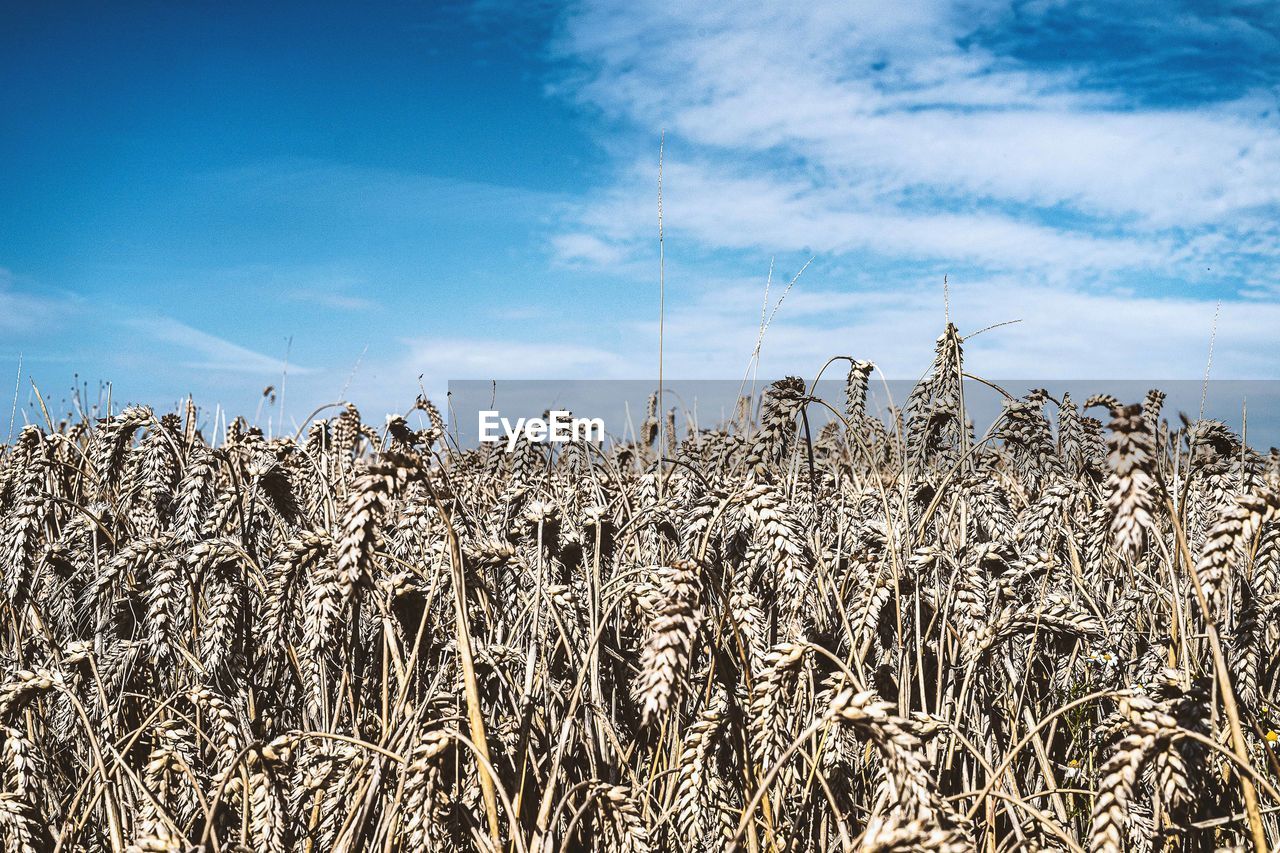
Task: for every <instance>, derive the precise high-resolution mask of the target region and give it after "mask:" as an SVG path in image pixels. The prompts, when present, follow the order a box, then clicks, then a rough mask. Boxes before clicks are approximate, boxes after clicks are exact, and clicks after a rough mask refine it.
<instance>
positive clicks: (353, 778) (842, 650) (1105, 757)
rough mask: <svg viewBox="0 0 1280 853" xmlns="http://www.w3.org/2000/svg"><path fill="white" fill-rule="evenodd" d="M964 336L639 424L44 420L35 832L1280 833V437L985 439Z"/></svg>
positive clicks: (1027, 425) (1028, 400)
mask: <svg viewBox="0 0 1280 853" xmlns="http://www.w3.org/2000/svg"><path fill="white" fill-rule="evenodd" d="M962 344H963V340H962V338H961V336H960V334H959V332H958V331H957V330H956V329H955V328H954V327H951V326H948V327H947V329H946V330H945V332H944V333H943V335H942V336H941V337H940V338H939V339H938V341H937V345H936V354H935V358H934V362H933V365H932V368H931V369H930V371H929V373H928V374H927V376H926V377H925V378H924V379H923V380H922V381H921V382H920V383H919V384H918V385H917V386H916V388H915V390H914V391H913V392H912V394H911V396H910V398H909V399H907V400H905V401H902V405H901V408H900V410H899V411H897V412H896V413H895V416H894V417H891V418H888V419H885V420H881V419H879V418H878V417H874V416H872V415H871V414H870V413H869V412H868V409H867V405H866V400H867V391H868V383H870V382H873V381H876V380H875V378H874V369H873V367H872V365H871V364H870V363H869V362H863V361H854V360H851V359H844V360H843V361H840V362H838V364H840V365H842V367H841V369H842V370H843V369H845V368H847V369H848V380H847V389H846V394H845V397H844V399H836V400H825V401H824V400H818V399H816V398H814V397H812V396H811V395H810V391H809V385H808V384H807V383H806V381H805V380H802V379H795V378H792V379H786V380H782V381H779V382H775V383H774V384H772V385H771V386H769V387H768V388H767V389H766V390H765V391H764V393H763V395H762V398H761V399H760V400H759V401H758V404H759V405H758V407H756V408H753V407H751V406H743V407H742V412H741V413H740V414H739V416H738V417H736V418H735V419H734V420H733V421H731V422H728V423H725V424H722V425H720V426H718V427H717V428H715V429H708V430H701V431H698V432H696V433H695V434H692V435H690V434H687V433H685V432H683V431H678V430H677V429H676V428H675V426H676V422H677V415H678V413H671V414H667V413H663V412H661V411H659V410H658V408H657V407H656V406H651V407H650V410H649V412H648V416H647V418H646V419H645V420H644V422H643V423H642V424H641V425H640V427H639V429H638V433H639V437H638V440H636V441H633V442H625V443H624V442H617V443H607V444H605V445H604V446H603V447H602V446H600V445H597V444H590V443H586V442H583V441H573V442H569V443H567V444H564V445H558V446H556V447H554V449H553V448H552V447H550V446H547V445H541V444H537V443H530V442H529V441H528V440H527V439H523V438H522V439H521V440H520V441H519V442H517V443H516V446H515V447H514V449H513V451H511V452H508V448H507V447H506V445H505V444H504V443H503V444H485V445H482V446H480V447H479V448H473V449H462V448H460V447H458V446H456V444H454V443H453V442H451V440H450V436H449V435H448V433H447V427H446V424H445V422H444V420H443V418H442V417H441V415H440V414H439V412H438V411H437V409H436V408H435V406H433V405H432V404H431V403H430V402H428V401H427V400H425V399H421V398H420V399H419V400H418V401H417V403H416V404H415V405H414V407H413V411H411V412H410V413H409V414H408V415H407V416H406V417H393V418H390V419H388V420H386V421H385V422H383V421H381V420H378V421H377V423H375V424H370V423H365V422H364V421H362V419H361V415H360V413H359V412H358V411H357V410H356V409H355V408H354V407H353V406H347V407H346V408H345V409H339V410H337V411H338V413H337V414H336V416H334V417H332V418H329V419H327V420H324V419H316V420H314V421H312V422H310V423H308V424H306V425H304V429H303V430H302V431H301V433H300V434H299V435H298V436H297V438H296V440H295V439H294V438H292V437H269V436H267V435H264V434H263V432H262V431H260V430H257V429H255V428H252V427H250V426H249V425H248V424H247V423H246V422H244V421H243V420H239V419H237V420H235V421H233V422H231V423H230V424H228V425H227V427H226V428H225V429H216V430H215V429H213V428H211V426H210V424H209V423H208V419H207V418H204V419H202V417H201V416H200V414H199V413H198V412H197V410H196V409H195V408H194V406H191V405H188V406H187V407H186V409H185V410H180V411H177V412H172V413H159V412H154V411H152V410H151V409H150V408H147V407H143V406H128V407H124V408H121V409H119V410H118V411H115V412H114V413H103V414H109V416H108V417H103V418H89V417H81V418H68V419H67V420H64V421H63V422H61V423H58V422H57V421H56V418H55V419H53V420H52V421H51V422H42V423H41V424H39V425H36V424H33V425H28V426H26V427H25V428H23V429H21V431H20V432H19V433H16V434H15V436H14V438H13V440H12V443H11V444H10V445H9V446H7V447H6V448H5V449H4V453H3V457H2V459H0V524H2V525H3V537H2V538H0V565H2V568H3V572H2V575H0V576H2V578H3V601H4V605H5V606H4V609H3V614H4V615H3V619H4V628H3V648H2V650H0V655H3V659H2V660H0V666H2V667H3V672H2V674H0V782H2V784H3V790H2V792H0V833H2V834H3V838H4V843H5V845H6V849H7V850H13V851H48V850H65V851H72V850H93V851H98V850H112V851H124V850H145V851H161V850H173V851H185V850H190V849H193V848H195V849H200V850H202V851H208V852H209V853H213V851H245V850H248V851H267V852H268V853H276V851H291V850H300V851H334V850H343V851H360V850H368V851H394V850H408V851H418V850H483V851H498V850H501V851H507V852H508V853H535V851H536V853H550V851H559V850H626V851H644V850H663V851H665V850H744V851H804V850H841V849H844V850H867V851H914V850H939V851H965V850H984V851H994V850H1071V851H1079V850H1108V851H1113V850H1114V851H1119V850H1140V851H1164V850H1205V851H1212V850H1219V849H1224V848H1228V849H1235V848H1239V849H1245V850H1255V849H1256V850H1267V849H1271V848H1274V847H1275V846H1277V845H1280V822H1278V820H1277V817H1278V812H1277V810H1278V809H1280V791H1278V790H1277V789H1278V788H1280V762H1278V759H1280V752H1277V751H1276V750H1275V746H1276V742H1277V739H1278V738H1280V736H1278V735H1277V732H1276V730H1277V729H1280V721H1277V719H1276V712H1275V711H1274V710H1272V706H1271V705H1270V704H1269V703H1270V702H1271V701H1272V700H1273V698H1274V694H1275V690H1276V683H1277V670H1278V669H1280V655H1278V654H1277V645H1276V643H1277V639H1278V636H1280V631H1278V627H1277V623H1276V613H1277V607H1278V605H1280V586H1278V577H1280V515H1278V514H1280V492H1278V491H1277V489H1278V488H1280V454H1277V452H1276V451H1274V450H1272V451H1270V453H1269V454H1267V453H1258V452H1255V451H1253V450H1251V449H1249V448H1248V447H1246V446H1244V444H1243V443H1242V441H1241V439H1240V438H1239V437H1238V436H1237V435H1236V434H1234V433H1233V432H1232V431H1231V430H1230V429H1229V428H1228V427H1227V426H1225V425H1224V424H1223V423H1220V422H1218V421H1212V420H1195V419H1187V420H1183V419H1180V418H1178V417H1177V415H1176V414H1175V415H1173V416H1170V415H1169V414H1168V413H1166V412H1162V401H1163V397H1162V395H1161V394H1160V393H1159V392H1158V391H1152V392H1151V393H1149V394H1148V395H1147V396H1146V398H1145V400H1115V399H1110V398H1106V397H1101V398H1093V399H1088V400H1075V401H1073V400H1071V399H1069V398H1067V397H1059V398H1056V399H1055V398H1053V397H1052V396H1050V395H1049V394H1048V392H1045V391H1031V392H1030V393H1027V389H1025V388H1022V389H1005V390H1007V391H1008V392H1009V394H1010V395H1012V396H1009V397H1008V399H1007V400H1006V402H1005V404H1004V408H1003V411H1002V412H1001V414H1000V416H999V418H998V419H997V420H996V421H995V423H994V424H992V425H991V427H990V429H989V430H985V431H975V430H974V429H973V428H972V426H970V425H969V424H968V423H967V416H966V413H965V407H964V399H963V393H962V387H963V386H962V377H963V376H964V375H965V374H964V371H963V367H962ZM1019 395H1022V396H1019ZM809 412H813V413H814V416H813V420H814V421H816V420H817V416H816V415H817V413H818V412H824V413H826V414H825V416H824V421H825V425H824V426H822V427H821V428H817V429H810V425H811V424H810V417H809V416H808V413H809ZM415 427H420V428H415Z"/></svg>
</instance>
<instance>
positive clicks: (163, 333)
mask: <svg viewBox="0 0 1280 853" xmlns="http://www.w3.org/2000/svg"><path fill="white" fill-rule="evenodd" d="M125 324H126V325H127V326H129V327H131V328H133V329H135V330H137V331H139V332H141V333H142V334H144V335H146V336H147V337H148V338H150V339H151V340H152V341H155V342H157V343H163V344H169V345H171V346H173V347H176V348H178V349H179V350H181V351H183V352H185V353H187V354H188V355H193V356H199V357H200V358H198V359H195V360H190V361H187V362H185V363H183V365H182V366H183V367H189V368H193V369H198V370H214V371H227V372H232V373H249V374H259V375H265V376H269V377H278V376H279V374H281V373H282V372H284V370H285V369H286V365H285V362H284V360H283V359H276V358H272V357H271V356H267V355H263V354H261V353H257V352H254V351H253V350H250V349H246V348H245V347H242V346H240V345H239V344H234V343H232V342H231V341H228V340H225V339H223V338H219V337H217V336H216V335H211V334H209V333H208V332H202V331H200V330H199V329H196V328H193V327H192V326H188V325H187V324H186V323H181V322H179V321H177V320H174V319H173V318H171V317H160V316H155V317H135V318H131V319H129V320H126V321H125ZM287 369H288V372H289V373H291V374H296V375H305V374H308V373H311V370H310V369H308V368H305V367H301V366H299V365H295V364H289V365H287Z"/></svg>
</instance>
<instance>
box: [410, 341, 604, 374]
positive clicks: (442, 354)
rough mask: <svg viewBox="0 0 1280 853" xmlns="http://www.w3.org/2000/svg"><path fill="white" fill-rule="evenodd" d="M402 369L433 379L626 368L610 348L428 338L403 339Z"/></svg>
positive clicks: (555, 343)
mask: <svg viewBox="0 0 1280 853" xmlns="http://www.w3.org/2000/svg"><path fill="white" fill-rule="evenodd" d="M405 343H406V345H407V346H408V348H409V352H408V354H407V355H406V357H405V359H404V362H403V364H404V366H405V368H406V371H412V373H414V374H424V375H425V376H426V377H427V378H428V379H429V380H431V381H432V382H435V383H439V382H441V381H445V380H449V379H534V378H546V377H561V376H568V377H573V376H598V377H602V378H603V377H609V376H616V375H620V374H621V373H623V372H624V367H625V362H624V360H623V359H622V357H621V356H620V355H619V354H617V353H614V352H610V351H608V350H604V349H599V348H596V347H590V346H580V345H577V344H566V343H560V342H558V341H555V340H547V341H534V340H523V341H513V340H508V339H504V338H480V337H474V338H461V337H457V338H431V339H420V340H410V341H406V342H405Z"/></svg>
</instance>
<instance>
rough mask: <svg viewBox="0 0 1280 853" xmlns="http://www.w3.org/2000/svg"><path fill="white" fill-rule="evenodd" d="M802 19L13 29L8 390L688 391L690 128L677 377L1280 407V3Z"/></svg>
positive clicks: (601, 0)
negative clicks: (1155, 395) (1019, 390)
mask: <svg viewBox="0 0 1280 853" xmlns="http://www.w3.org/2000/svg"><path fill="white" fill-rule="evenodd" d="M799 5H801V4H777V5H770V4H758V5H755V6H754V7H753V8H751V9H747V8H745V7H742V6H740V5H739V6H729V5H723V4H712V3H704V4H670V3H660V2H636V0H628V2H606V1H605V0H587V2H581V3H574V4H567V5H561V4H551V3H522V4H512V3H508V2H501V0H480V2H474V3H464V2H456V3H432V4H411V3H380V4H360V5H357V4H347V5H338V4H313V3H308V4H290V3H275V4H269V6H263V5H262V4H248V3H222V4H195V3H192V4H162V3H155V4H144V3H132V4H131V3H119V4H110V5H109V6H107V5H101V6H97V7H94V6H91V5H89V4H57V5H55V4H46V3H34V2H33V3H14V2H11V3H6V4H4V6H3V10H2V11H0V75H2V77H3V79H4V80H5V81H6V85H5V86H3V87H0V199H3V202H0V341H3V344H0V371H3V373H5V374H8V375H9V376H11V377H16V376H17V375H18V366H19V359H21V363H22V380H21V385H22V388H23V389H24V390H23V392H22V395H21V402H22V403H23V404H26V403H27V402H28V398H29V390H27V389H29V387H30V386H29V380H31V379H34V380H35V381H36V382H37V383H38V384H39V387H40V388H41V390H42V391H43V392H44V393H45V394H46V396H47V397H49V398H51V399H52V400H53V401H54V402H55V403H56V402H57V401H59V400H61V399H62V398H64V397H66V395H67V391H68V389H69V388H70V387H71V386H72V383H73V382H74V381H75V377H77V376H78V377H79V379H80V380H81V381H87V382H89V383H90V387H91V393H96V388H97V383H98V382H99V381H100V380H110V381H111V382H112V383H113V387H114V394H115V396H116V399H118V400H135V401H144V402H149V403H153V404H156V405H158V406H161V407H168V406H170V405H172V404H173V402H174V401H175V400H177V399H179V398H181V397H183V396H185V394H186V393H187V392H191V393H194V394H195V395H196V397H197V399H198V401H201V402H203V403H204V404H206V405H209V406H212V405H213V404H215V403H221V404H222V405H224V406H227V407H229V408H231V409H232V410H233V411H241V412H245V413H247V414H253V413H254V411H255V410H256V409H257V404H258V397H259V394H260V391H261V389H262V388H263V387H264V386H266V385H268V384H272V385H277V386H278V385H279V384H280V378H281V374H282V373H283V372H284V366H285V365H284V363H285V359H286V356H287V359H288V364H289V370H288V373H289V378H288V382H287V392H286V400H285V403H286V409H287V413H281V412H280V411H279V410H278V408H277V409H274V410H269V411H268V415H270V416H272V417H275V418H276V419H277V422H279V421H280V420H286V419H289V418H301V417H303V416H305V414H306V413H307V412H308V411H309V410H310V409H311V408H312V407H314V406H315V405H319V404H321V403H327V402H331V401H333V400H336V399H339V398H341V397H343V396H345V397H347V398H350V399H353V400H355V401H356V402H357V403H359V404H360V405H362V407H364V408H366V409H367V410H369V411H368V414H369V415H370V416H373V417H377V416H379V415H381V414H382V413H383V412H385V411H387V410H390V409H403V408H405V407H407V405H409V404H410V403H411V402H412V400H413V397H414V396H415V395H416V394H417V393H418V387H419V381H420V380H419V376H421V377H422V379H421V382H422V384H423V386H424V387H426V388H427V389H428V391H429V392H431V393H433V394H438V393H439V389H441V388H442V387H443V385H444V382H445V381H446V380H448V379H450V378H477V377H489V376H492V377H497V378H508V377H510V378H515V377H565V376H579V377H645V376H652V375H654V374H655V373H656V364H657V334H656V326H657V323H656V320H657V244H656V231H657V223H656V181H657V153H658V138H659V134H660V132H661V131H662V130H663V129H665V130H666V134H667V136H666V150H665V154H666V159H665V168H664V178H665V180H664V191H665V192H664V195H665V205H664V213H665V220H666V259H667V267H666V273H667V275H666V280H667V311H668V313H667V321H666V336H667V338H666V356H667V370H668V373H669V374H672V375H678V376H686V377H715V378H733V377H737V376H741V375H742V373H743V372H744V370H745V369H746V367H747V364H748V360H749V357H750V354H751V352H752V349H753V347H754V344H755V341H756V337H757V335H758V331H759V325H760V316H761V308H762V301H763V299H764V296H765V286H766V281H767V280H768V277H769V272H770V269H771V267H772V270H773V274H772V276H773V284H772V287H771V289H770V297H771V299H772V300H773V301H774V302H776V300H777V298H778V297H779V296H780V295H781V294H782V292H783V288H784V287H785V284H786V282H787V281H789V280H790V279H791V278H792V277H793V276H794V275H795V274H796V273H797V272H798V271H799V270H800V269H801V268H802V267H803V265H804V263H805V262H806V261H808V260H809V259H810V258H812V259H813V262H812V264H811V265H810V266H809V267H808V268H807V269H806V270H805V272H804V274H803V276H801V278H800V279H799V281H798V282H797V283H796V284H795V287H794V288H793V289H792V290H791V291H790V293H789V294H788V295H787V297H786V301H785V302H784V303H783V305H782V306H781V308H780V310H779V311H778V313H777V314H776V316H775V318H774V320H773V321H772V323H771V324H770V326H769V329H768V332H767V334H766V335H765V338H764V344H763V347H762V352H761V365H760V371H761V373H762V374H767V375H777V374H781V373H784V372H801V373H804V374H807V375H812V374H813V373H814V372H815V371H816V370H817V369H818V367H820V366H821V364H822V362H823V361H825V359H826V358H827V357H828V356H830V355H834V354H837V353H840V354H850V355H855V356H858V357H862V358H870V359H872V360H875V361H877V363H879V364H880V365H881V367H882V368H883V370H884V371H885V372H886V373H887V374H889V375H890V376H898V377H906V376H912V375H915V374H916V373H918V372H919V371H920V370H921V369H922V368H923V367H924V365H925V364H927V361H928V358H929V356H930V354H931V349H932V341H933V338H934V337H935V336H936V335H937V333H938V332H939V331H940V329H941V325H942V322H943V312H944V307H943V298H942V279H943V276H944V275H947V276H948V277H949V280H950V282H951V314H952V317H953V318H954V319H955V320H956V321H957V322H958V323H959V324H960V325H961V327H962V331H963V330H968V331H972V330H976V329H978V328H980V327H983V326H986V325H989V324H992V323H998V322H1001V321H1004V320H1011V319H1020V320H1022V322H1021V323H1020V324H1017V325H1013V326H1005V327H1002V328H1001V329H998V330H995V331H992V332H989V333H986V334H984V335H982V336H980V337H977V338H975V339H974V340H973V341H972V342H971V345H970V347H969V355H970V365H971V367H972V368H973V369H974V370H975V371H977V372H981V373H985V374H986V375H990V376H1037V377H1054V376H1057V377H1063V378H1079V377H1089V376H1109V377H1152V378H1189V377H1195V376H1199V375H1200V374H1201V373H1202V372H1203V370H1204V365H1205V359H1206V355H1207V352H1208V344H1209V336H1210V328H1211V325H1212V322H1213V316H1214V310H1215V304H1216V303H1217V302H1218V301H1219V300H1221V302H1222V308H1221V316H1220V320H1219V324H1218V335H1217V342H1216V346H1215V355H1214V373H1215V375H1217V376H1221V377H1238V378H1243V377H1247V378H1280V348H1277V347H1276V345H1275V337H1276V330H1277V329H1280V304H1278V299H1280V273H1278V272H1277V265H1276V262H1277V260H1280V218H1278V216H1277V214H1280V112H1278V109H1280V101H1278V95H1280V8H1278V7H1277V6H1276V5H1275V4H1274V3H1269V2H1267V3H1232V4H1228V3H1218V4H1179V3H1172V4H1168V3H1166V4H1145V3H1142V4H1129V3H1123V2H1110V3H1055V2H1041V1H1040V0H1037V2H1019V3H1013V4H1005V3H980V4H972V3H944V2H920V3H898V2H874V3H832V4H809V5H808V6H807V7H806V8H804V9H797V8H793V7H796V6H799ZM771 310H772V306H771V307H770V311H771ZM290 341H291V343H290ZM0 375H3V374H0ZM265 417H266V416H264V418H265Z"/></svg>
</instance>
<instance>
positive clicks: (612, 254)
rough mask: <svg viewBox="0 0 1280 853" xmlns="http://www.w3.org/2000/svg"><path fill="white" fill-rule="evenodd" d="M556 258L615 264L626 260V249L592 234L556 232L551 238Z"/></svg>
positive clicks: (582, 262) (571, 262)
mask: <svg viewBox="0 0 1280 853" xmlns="http://www.w3.org/2000/svg"><path fill="white" fill-rule="evenodd" d="M551 249H552V253H553V256H554V258H555V259H556V260H557V261H559V262H560V263H563V264H569V265H576V264H587V265H591V266H597V267H608V266H615V265H617V264H619V263H622V262H623V261H624V260H626V257H627V252H626V249H624V248H622V247H619V246H616V245H613V244H611V243H606V242H605V241H604V240H601V239H600V238H599V237H596V236H595V235H592V234H583V233H573V234H556V235H554V236H553V237H552V238H551Z"/></svg>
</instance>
